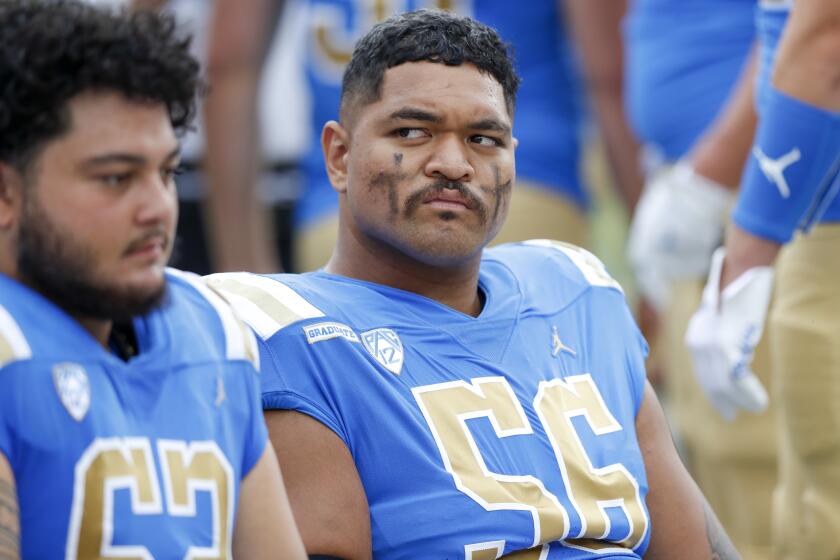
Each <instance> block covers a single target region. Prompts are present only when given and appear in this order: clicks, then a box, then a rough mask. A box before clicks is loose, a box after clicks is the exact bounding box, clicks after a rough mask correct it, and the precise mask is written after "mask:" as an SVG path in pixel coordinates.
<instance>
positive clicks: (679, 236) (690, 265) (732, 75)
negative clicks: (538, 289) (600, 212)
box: [625, 0, 776, 560]
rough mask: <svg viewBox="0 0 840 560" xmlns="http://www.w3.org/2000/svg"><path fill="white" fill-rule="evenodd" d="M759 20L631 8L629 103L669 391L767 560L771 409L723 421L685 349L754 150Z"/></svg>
mask: <svg viewBox="0 0 840 560" xmlns="http://www.w3.org/2000/svg"><path fill="white" fill-rule="evenodd" d="M754 13H755V2H754V0H737V1H732V0H714V1H703V2H684V1H682V0H667V1H659V0H636V1H634V2H633V4H632V9H631V12H630V15H629V18H628V21H627V27H626V29H627V32H626V34H625V41H626V45H627V52H628V54H629V56H628V61H629V64H628V72H627V76H628V80H627V81H628V85H629V87H628V91H627V101H628V106H629V107H630V111H629V114H630V116H631V119H632V122H633V126H634V129H635V130H636V132H637V134H638V135H639V137H640V138H641V139H642V140H643V142H644V143H645V146H646V147H645V153H646V154H647V155H648V158H647V159H648V160H649V165H648V167H649V168H650V169H648V181H647V185H646V188H645V191H644V195H643V196H642V198H641V201H640V203H639V206H638V207H637V209H636V212H635V215H634V217H633V223H632V227H631V229H630V236H629V240H628V254H629V257H630V260H631V262H632V264H633V268H634V271H635V272H636V277H637V279H638V280H639V285H640V288H641V290H642V292H643V293H645V294H646V295H647V297H648V299H649V300H650V301H652V302H654V303H655V304H657V305H658V307H659V309H660V311H661V319H662V331H661V333H662V337H661V338H660V339H658V341H659V342H662V343H663V344H662V350H663V353H664V358H665V364H666V370H667V375H668V377H667V383H666V384H665V395H666V398H667V402H668V403H669V406H668V411H669V413H670V415H671V416H670V417H671V419H672V420H673V426H674V428H675V433H676V436H677V438H678V439H679V441H680V443H681V450H682V451H683V456H684V457H685V458H686V460H687V464H688V467H689V470H690V471H691V473H692V474H693V475H694V477H695V479H696V480H697V483H698V484H699V486H700V488H701V489H702V490H703V493H704V494H705V496H706V498H707V499H708V500H709V502H710V503H711V504H712V506H713V507H714V508H715V511H716V512H717V513H718V516H719V517H720V520H721V522H722V523H723V525H724V527H725V528H726V529H727V531H728V533H729V535H730V536H731V537H732V540H733V542H734V543H735V545H736V547H737V548H738V550H739V551H740V552H741V554H742V555H743V556H744V558H745V559H747V560H764V559H765V558H767V557H768V556H769V555H770V543H769V539H768V538H767V535H768V534H769V533H770V530H771V529H770V511H771V509H772V508H771V503H772V494H773V488H774V487H775V484H776V445H775V417H774V415H773V410H772V409H770V410H766V411H763V413H762V414H747V415H741V416H740V417H738V418H737V420H735V421H733V420H734V419H733V417H732V416H729V417H728V418H727V419H724V418H722V417H721V416H720V415H718V414H716V412H715V409H714V408H713V407H712V405H711V404H710V403H709V402H708V400H707V399H706V398H705V397H704V395H703V392H702V390H701V387H700V386H699V385H698V383H697V380H696V378H695V377H694V375H693V372H692V370H693V367H692V363H691V356H690V354H689V352H688V350H687V349H686V347H685V344H684V342H683V338H684V336H685V331H686V327H687V325H688V321H689V319H690V318H691V315H692V313H693V312H694V311H695V309H696V308H697V305H698V304H699V302H700V298H701V292H702V290H703V282H704V279H705V277H706V276H707V274H708V270H709V263H710V261H711V255H712V252H713V251H714V250H715V248H717V247H718V245H720V243H721V241H722V239H723V228H724V224H725V222H726V219H727V212H728V211H729V209H730V206H731V205H732V203H733V202H734V197H735V194H734V192H735V190H736V188H737V186H738V184H739V181H740V177H741V170H742V169H743V165H744V162H745V161H746V158H747V155H748V154H749V151H750V149H751V146H752V138H753V134H754V132H755V126H756V116H755V111H754V110H753V89H754V88H753V82H754V80H755V67H756V62H755V59H756V55H755V54H754V53H753V54H751V51H753V50H754V47H753V44H754V42H755V23H754ZM677 19H678V20H679V21H680V22H681V23H680V25H674V24H673V22H674V21H675V20H677ZM768 360H769V356H768V348H767V345H766V344H765V345H762V346H761V347H760V348H758V349H757V352H756V371H757V373H758V374H759V375H761V376H762V379H763V380H764V381H765V382H769V379H770V371H769V367H768V366H769V361H768Z"/></svg>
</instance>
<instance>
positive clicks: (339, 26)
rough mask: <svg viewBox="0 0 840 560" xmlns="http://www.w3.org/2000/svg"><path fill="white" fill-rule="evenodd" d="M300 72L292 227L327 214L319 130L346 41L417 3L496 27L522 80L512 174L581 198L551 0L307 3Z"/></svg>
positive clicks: (568, 67) (575, 85)
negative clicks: (306, 140)
mask: <svg viewBox="0 0 840 560" xmlns="http://www.w3.org/2000/svg"><path fill="white" fill-rule="evenodd" d="M306 4H307V18H306V19H307V33H306V36H307V39H306V67H307V70H306V73H307V79H308V83H309V91H310V97H311V104H312V130H313V140H312V145H311V146H310V149H309V151H308V153H307V155H306V156H305V157H304V160H303V165H302V167H303V169H304V182H305V186H304V190H303V192H302V193H301V198H300V199H299V201H298V203H297V206H296V208H295V221H296V224H297V225H298V226H307V225H309V224H311V223H313V222H316V221H318V220H319V219H321V218H323V217H325V216H329V215H333V214H334V213H335V212H336V211H337V210H338V197H337V195H336V193H335V191H333V190H332V187H331V186H330V183H329V180H328V179H327V175H326V172H325V171H324V156H323V153H322V151H321V135H320V132H321V129H322V128H323V126H324V124H325V123H326V122H327V121H328V120H338V107H339V101H340V98H341V78H342V75H343V73H344V68H345V66H346V64H347V63H348V62H349V61H350V56H351V54H352V53H353V46H354V45H355V43H356V41H357V40H358V39H359V38H361V37H362V35H364V34H365V33H366V32H367V31H368V30H369V29H370V28H371V27H373V25H374V24H375V23H377V22H379V21H382V20H384V19H385V18H387V17H389V16H391V15H393V14H397V13H400V12H405V11H409V10H417V9H421V8H440V9H450V10H452V11H454V12H456V13H458V14H461V15H467V16H471V17H474V18H476V19H477V20H479V21H481V22H483V23H485V24H487V25H489V26H491V27H493V28H495V29H496V30H497V31H498V32H499V35H500V36H501V37H502V39H503V40H504V41H505V42H508V43H511V44H512V45H513V47H514V63H515V66H516V69H517V72H519V73H520V75H521V77H522V85H521V87H520V89H519V94H518V102H517V109H516V115H515V118H514V130H513V132H514V136H516V137H517V138H518V139H519V146H518V148H517V150H516V166H517V176H518V177H519V179H520V180H521V179H528V180H531V181H535V182H538V183H539V184H541V185H543V186H545V187H546V188H549V189H552V190H555V191H558V192H560V193H562V194H563V195H565V196H566V197H567V198H569V199H570V200H571V201H572V202H574V203H575V204H577V205H579V206H586V205H587V203H588V199H587V195H586V193H585V191H584V188H583V183H582V180H581V177H580V173H579V159H580V139H579V136H580V127H581V121H582V114H583V110H582V105H583V104H582V102H581V98H580V87H581V86H580V80H579V77H578V69H577V66H576V63H575V61H574V56H573V53H572V48H571V45H570V41H569V39H568V36H567V35H566V33H565V32H564V28H563V21H562V14H561V13H560V11H559V10H558V7H557V2H556V0H528V2H527V4H526V5H522V4H520V3H517V2H511V1H510V0H377V1H376V2H371V1H370V0H306Z"/></svg>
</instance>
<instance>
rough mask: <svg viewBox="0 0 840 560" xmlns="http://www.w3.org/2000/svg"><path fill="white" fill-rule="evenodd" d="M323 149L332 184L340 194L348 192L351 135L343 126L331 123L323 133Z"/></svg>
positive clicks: (325, 127)
mask: <svg viewBox="0 0 840 560" xmlns="http://www.w3.org/2000/svg"><path fill="white" fill-rule="evenodd" d="M321 148H322V149H323V150H324V163H325V165H326V167H327V176H329V178H330V183H331V184H332V186H333V189H335V190H336V191H337V192H339V193H343V192H345V191H346V190H347V156H348V155H349V153H350V134H349V133H348V132H347V129H345V128H344V127H343V126H341V124H339V123H337V122H336V121H329V122H327V124H325V125H324V130H323V131H321Z"/></svg>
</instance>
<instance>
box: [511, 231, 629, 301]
mask: <svg viewBox="0 0 840 560" xmlns="http://www.w3.org/2000/svg"><path fill="white" fill-rule="evenodd" d="M524 243H525V244H527V245H535V246H538V247H549V248H553V249H557V250H558V251H560V252H562V253H564V254H565V255H566V256H567V257H569V259H570V260H571V261H572V262H573V263H574V264H575V266H577V267H578V269H579V270H580V272H581V273H582V274H583V277H584V278H586V281H587V282H589V283H590V284H592V285H593V286H605V287H608V288H615V289H617V290H618V291H620V292H621V293H624V290H623V289H622V288H621V284H619V283H618V282H617V281H616V280H615V279H614V278H613V277H612V276H610V273H609V272H607V267H605V266H604V263H602V262H601V261H600V259H598V257H596V256H595V255H593V254H592V253H590V252H589V251H587V250H586V249H582V248H580V247H578V246H577V245H572V244H571V243H563V242H562V241H553V240H551V239H532V240H530V241H525V242H524Z"/></svg>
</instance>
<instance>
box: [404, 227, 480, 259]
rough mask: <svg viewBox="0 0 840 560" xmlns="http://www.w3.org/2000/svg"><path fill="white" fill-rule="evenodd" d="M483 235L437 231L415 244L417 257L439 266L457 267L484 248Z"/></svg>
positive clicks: (415, 255)
mask: <svg viewBox="0 0 840 560" xmlns="http://www.w3.org/2000/svg"><path fill="white" fill-rule="evenodd" d="M483 239H484V238H483V236H477V235H470V234H468V233H466V234H465V233H464V232H461V231H453V232H445V231H437V232H435V234H434V235H430V236H428V237H426V238H425V239H422V240H417V242H416V243H415V244H414V247H413V249H414V253H415V254H414V257H415V259H417V260H419V261H421V262H425V263H426V264H428V265H432V266H438V267H457V266H460V265H462V264H464V263H465V262H466V261H468V260H470V259H472V258H473V257H475V256H476V254H478V253H480V252H481V250H482V249H483V248H484V243H483Z"/></svg>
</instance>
